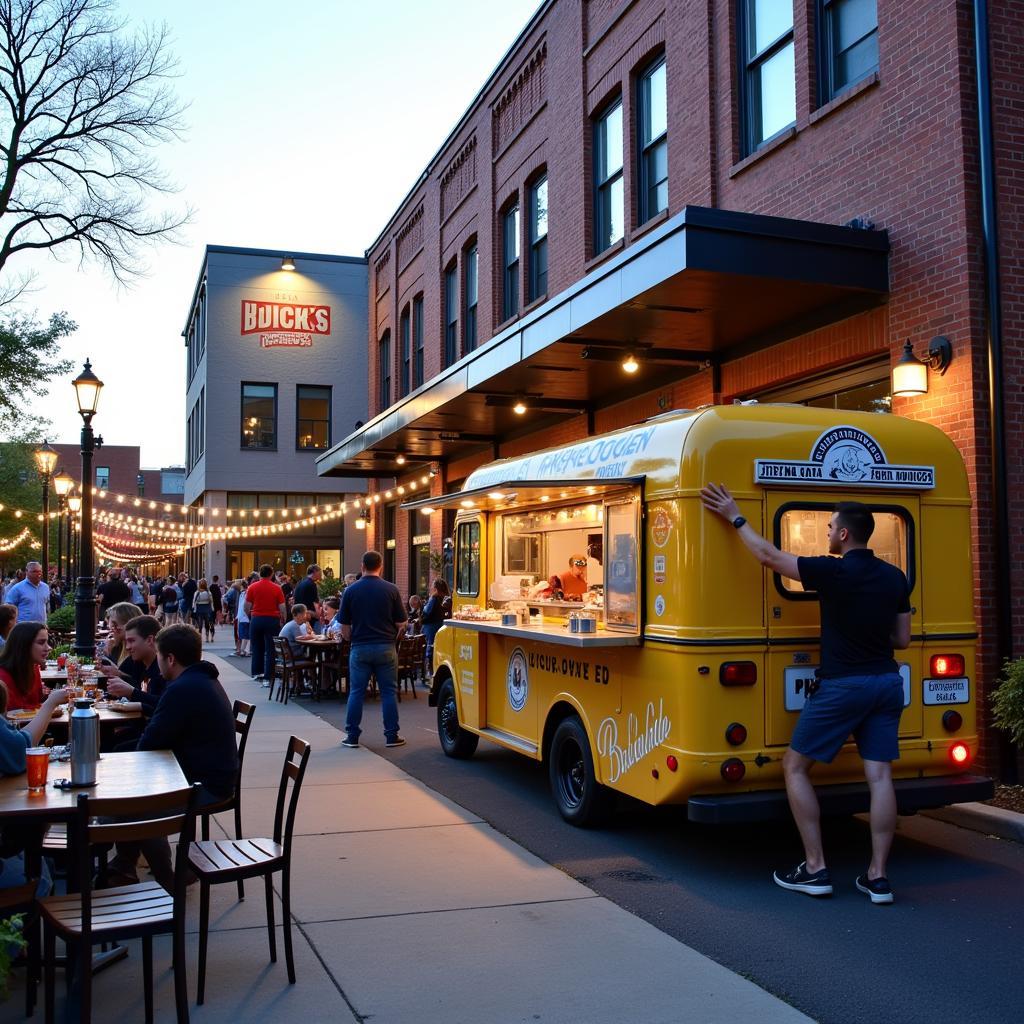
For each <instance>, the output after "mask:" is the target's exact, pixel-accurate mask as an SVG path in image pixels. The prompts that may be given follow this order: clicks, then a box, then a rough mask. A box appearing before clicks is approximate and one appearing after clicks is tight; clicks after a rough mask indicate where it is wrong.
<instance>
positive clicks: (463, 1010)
mask: <svg viewBox="0 0 1024 1024" xmlns="http://www.w3.org/2000/svg"><path fill="white" fill-rule="evenodd" d="M218 648H219V649H221V650H225V651H226V650H227V648H226V647H224V648H221V647H220V645H214V650H217V649H218ZM207 656H208V657H209V658H210V660H211V661H213V662H214V663H215V664H216V665H217V666H218V668H220V670H221V681H222V683H223V685H224V687H225V689H226V690H227V692H228V695H229V696H230V697H231V698H232V699H242V700H247V701H250V702H252V703H254V704H256V716H255V719H254V723H253V728H252V732H251V733H250V735H249V745H248V749H247V751H246V756H245V771H244V779H243V798H242V822H243V827H244V829H245V832H246V834H247V835H249V836H258V835H269V834H270V832H271V829H272V821H273V812H274V800H275V798H276V787H277V784H278V780H279V777H280V772H281V765H282V760H283V756H284V750H285V745H286V743H287V741H288V737H289V736H290V735H292V734H295V735H297V736H300V737H301V738H303V739H305V740H308V741H309V742H310V743H311V744H312V746H313V753H312V756H311V757H310V762H309V768H308V770H307V772H306V779H305V783H304V786H303V792H302V797H301V800H300V806H299V812H298V815H297V821H296V828H295V832H296V839H295V849H294V858H293V865H292V913H293V924H294V933H293V934H294V940H295V957H296V973H297V978H298V981H297V984H296V985H295V986H290V985H289V984H288V981H287V975H286V972H285V965H284V952H283V945H282V940H281V936H280V928H279V935H278V950H279V960H278V963H277V964H270V962H269V959H268V947H267V935H266V927H265V921H266V910H265V905H264V899H263V892H262V886H260V885H259V884H258V882H249V883H247V884H246V900H245V902H244V903H241V904H239V903H237V902H236V893H235V887H234V885H224V886H217V887H215V888H214V889H213V890H212V892H213V901H212V908H211V922H210V923H211V935H210V945H209V960H208V974H207V1001H206V1005H205V1006H201V1007H196V1006H195V1005H194V1003H193V1004H192V1006H191V1014H192V1020H194V1021H198V1022H206V1021H211V1022H212V1021H218V1022H219V1021H224V1022H228V1021H230V1022H239V1021H245V1022H246V1024H250V1022H252V1024H255V1022H267V1024H269V1022H271V1021H273V1022H275V1024H279V1022H280V1021H284V1020H293V1021H305V1022H310V1024H312V1022H319V1021H332V1022H334V1021H337V1022H342V1024H344V1022H346V1021H364V1020H372V1021H373V1022H374V1024H432V1022H435V1021H436V1022H442V1021H443V1022H445V1024H506V1022H507V1024H518V1022H522V1021H540V1022H544V1024H603V1022H608V1024H626V1022H634V1021H635V1022H637V1024H678V1022H680V1021H685V1020H693V1021H699V1022H701V1024H715V1022H733V1021H737V1020H758V1021H760V1022H763V1024H773V1022H779V1024H783V1022H785V1024H789V1022H794V1024H795V1022H798V1021H807V1020H808V1019H809V1018H807V1017H805V1016H804V1015H803V1014H801V1013H798V1012H797V1011H796V1010H794V1009H793V1008H792V1007H790V1006H788V1005H787V1004H786V1003H783V1002H781V1001H780V1000H778V999H776V998H775V997H773V996H771V995H769V994H768V993H766V992H765V991H763V990H762V989H760V988H758V987H757V986H756V985H754V984H752V983H751V982H749V981H746V980H745V979H743V978H741V977H740V976H738V975H736V974H733V973H732V972H731V971H729V970H727V969H726V968H724V967H721V966H719V965H718V964H716V963H714V962H713V961H711V960H709V959H707V958H706V957H704V956H702V955H701V954H699V953H697V952H695V951H694V950H692V949H690V948H689V947H688V946H685V945H683V944H681V943H679V942H677V941H676V940H674V939H672V938H670V937H669V936H667V935H665V934H664V933H662V932H660V931H658V930H657V929H656V928H653V927H652V926H650V925H648V924H646V923H645V922H643V921H641V920H640V919H639V918H636V917H634V916H632V915H631V914H629V913H627V912H626V911H625V910H622V909H620V908H619V907H617V906H616V905H615V904H613V903H611V902H609V901H608V900H605V899H603V898H601V897H599V896H597V895H596V894H595V893H594V892H593V891H591V890H590V889H588V888H587V887H586V886H584V885H581V884H579V883H578V882H576V881H575V880H573V879H572V878H570V877H569V876H567V875H565V874H563V873H562V872H561V871H559V870H557V869H556V868H553V867H551V866H549V865H548V864H546V863H544V862H543V861H541V860H539V859H538V858H536V857H534V856H533V855H532V854H530V853H528V852H527V851H526V850H524V849H522V848H521V847H519V846H517V845H516V844H515V843H513V842H511V841H510V840H508V839H506V838H505V837H504V836H502V835H500V834H499V833H497V832H496V831H494V830H493V829H492V828H491V827H490V826H489V825H487V824H486V823H484V822H483V821H481V820H480V819H479V818H477V817H475V816H473V815H471V814H469V813H468V812H467V811H465V810H463V809H462V808H461V807H459V806H457V805H456V804H454V803H452V802H450V801H449V800H446V799H445V798H444V797H442V796H440V795H439V794H437V793H435V792H433V791H432V790H430V789H428V788H427V787H425V786H424V785H422V784H421V783H419V782H418V781H416V780H414V779H412V778H411V777H410V776H408V775H406V774H405V773H404V772H402V771H401V770H400V769H398V768H397V767H395V766H394V765H393V764H391V763H390V762H389V761H387V760H385V759H384V758H381V757H379V756H377V755H376V754H373V753H372V752H370V751H369V750H367V749H365V748H362V749H359V750H348V749H345V748H343V747H341V746H340V740H341V734H340V733H339V732H338V731H337V730H336V729H334V728H333V727H332V726H330V725H329V724H328V723H326V722H323V721H321V720H320V719H318V718H317V717H316V716H314V715H312V714H310V713H309V712H307V711H306V710H305V708H304V707H303V706H301V705H298V704H296V703H290V704H288V705H287V706H284V705H281V704H278V703H277V702H276V701H274V702H268V701H267V691H266V690H264V689H261V688H260V687H258V686H257V684H255V683H253V682H252V681H251V680H250V679H249V677H248V674H247V672H246V671H245V670H246V669H247V668H248V665H247V663H245V662H243V661H241V660H239V659H221V658H218V657H217V656H216V655H214V654H208V655H207ZM379 714H380V711H379V707H378V706H377V704H376V703H373V702H371V703H370V704H369V705H368V706H367V724H368V728H370V729H373V728H374V725H375V721H374V719H375V716H376V717H379ZM223 825H224V826H227V827H229V828H230V822H229V821H228V820H227V819H225V821H224V822H223ZM221 831H222V832H223V833H224V834H227V833H226V832H225V831H224V828H223V827H222V829H221ZM275 888H279V886H277V884H276V882H275ZM198 895H199V894H198V890H197V889H193V890H192V891H191V893H190V904H192V906H190V919H189V921H190V936H189V965H188V971H189V994H190V997H191V998H192V999H193V1000H194V998H195V980H196V967H195V950H196V946H197V943H196V937H195V928H196V924H197V920H198ZM276 914H277V920H278V922H279V923H280V920H281V916H280V914H281V909H280V902H279V901H278V903H277V907H276ZM141 972H142V965H141V955H140V954H139V951H138V949H137V944H136V943H132V944H131V955H130V957H129V959H128V961H127V962H124V963H121V964H118V965H117V966H115V967H113V968H112V969H110V970H108V971H105V972H103V973H102V974H100V975H98V976H97V977H96V978H95V989H94V992H95V998H94V1004H93V1005H94V1008H95V1013H94V1020H96V1021H98V1022H108V1021H109V1022H126V1021H134V1020H141V1019H142V1009H143V1008H142V988H141V980H142V979H141ZM154 976H155V987H156V995H155V1007H156V1016H157V1019H158V1020H171V1019H173V1014H174V993H173V985H172V976H171V972H170V950H169V944H167V943H166V942H162V943H158V944H157V948H156V951H155V954H154ZM19 998H20V993H19V992H18V991H17V989H15V991H13V992H12V995H11V1000H12V1001H11V1002H9V1003H8V1004H6V1007H8V1008H9V1007H11V1006H17V1005H18V1003H17V1001H18V1000H19Z"/></svg>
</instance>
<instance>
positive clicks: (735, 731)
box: [725, 722, 747, 747]
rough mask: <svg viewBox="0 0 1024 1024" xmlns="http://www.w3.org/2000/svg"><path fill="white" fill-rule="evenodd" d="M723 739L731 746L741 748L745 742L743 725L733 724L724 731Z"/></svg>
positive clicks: (745, 733) (745, 736)
mask: <svg viewBox="0 0 1024 1024" xmlns="http://www.w3.org/2000/svg"><path fill="white" fill-rule="evenodd" d="M725 739H726V742H727V743H729V744H730V745H731V746H734V747H738V746H741V745H742V744H744V743H746V742H747V727H746V726H745V725H740V723H739V722H733V723H732V725H730V726H729V728H728V729H726V730H725Z"/></svg>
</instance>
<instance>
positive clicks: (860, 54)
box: [818, 0, 878, 105]
mask: <svg viewBox="0 0 1024 1024" xmlns="http://www.w3.org/2000/svg"><path fill="white" fill-rule="evenodd" d="M877 70H878V4H877V2H876V0H818V82H819V85H820V93H821V95H820V96H819V102H820V103H821V104H822V105H824V104H826V103H828V101H829V100H831V99H832V98H833V97H834V96H838V95H839V93H841V92H842V91H843V90H844V89H847V88H848V87H849V86H851V85H853V84H854V83H855V82H859V81H860V80H861V79H862V78H867V76H868V75H870V74H871V73H872V72H873V71H877Z"/></svg>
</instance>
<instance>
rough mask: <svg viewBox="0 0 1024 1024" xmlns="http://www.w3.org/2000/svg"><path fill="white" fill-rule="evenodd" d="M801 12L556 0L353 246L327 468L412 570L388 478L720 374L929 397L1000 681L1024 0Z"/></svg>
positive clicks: (914, 412)
mask: <svg viewBox="0 0 1024 1024" xmlns="http://www.w3.org/2000/svg"><path fill="white" fill-rule="evenodd" d="M979 6H980V7H982V8H984V6H985V5H983V4H982V5H979ZM789 15H790V10H789V5H788V4H785V3H778V2H773V3H767V2H763V0H740V2H739V3H737V2H735V0H708V2H705V3H696V2H690V0H679V2H675V3H667V2H666V0H635V2H616V0H585V2H582V3H579V2H569V0H549V2H546V3H543V4H542V5H541V7H540V8H539V10H538V11H537V13H536V14H535V15H534V17H533V18H532V20H531V21H530V23H529V24H528V25H527V26H526V27H525V28H524V30H523V32H522V33H521V34H520V36H519V38H518V39H516V40H515V42H514V43H513V45H512V47H511V48H510V49H509V51H508V52H507V54H506V55H505V57H504V58H503V59H502V61H501V63H500V64H499V66H498V68H497V69H496V70H495V71H494V73H493V74H492V75H491V77H490V78H489V79H488V80H487V82H486V83H484V84H483V86H482V88H481V90H480V92H479V93H478V95H477V96H476V97H475V98H474V99H473V101H472V103H471V104H470V106H469V108H468V109H467V111H466V112H465V114H464V115H463V117H462V119H461V120H460V121H459V123H458V124H457V125H456V126H455V128H454V129H453V131H452V132H451V134H450V135H449V136H448V138H447V139H445V140H444V142H443V143H442V145H441V148H440V149H439V150H438V152H437V154H436V155H435V157H434V158H433V160H431V162H430V164H429V165H428V167H426V168H425V169H424V170H423V172H422V174H421V175H420V177H419V179H418V180H417V181H416V184H415V185H414V187H413V189H412V191H411V192H410V193H409V194H408V196H407V197H406V198H405V200H404V201H403V203H402V205H401V206H400V207H399V208H398V209H397V210H396V211H395V213H394V215H393V216H392V218H391V220H390V221H389V222H388V223H387V224H386V225H385V226H384V229H383V231H382V232H381V234H380V236H379V237H378V239H377V240H376V241H375V242H374V243H373V245H372V246H371V247H370V249H369V250H368V252H367V256H368V258H369V261H370V294H369V300H370V314H369V345H370V381H369V401H370V412H371V419H370V421H369V422H368V423H367V424H366V425H365V426H364V427H362V428H361V429H360V430H358V431H356V432H355V433H354V434H352V435H350V436H349V437H348V438H346V439H345V440H344V441H342V442H341V443H340V444H338V445H337V446H335V447H334V448H333V449H331V451H329V452H328V453H327V454H326V455H325V456H323V457H322V458H321V459H320V460H319V467H320V472H321V473H322V474H325V475H328V474H329V475H352V476H368V477H372V478H377V479H378V480H379V488H378V491H379V493H378V499H377V504H376V505H375V507H374V515H373V518H372V522H371V523H370V524H369V525H370V534H369V536H370V538H371V540H372V541H373V542H374V543H375V544H376V545H377V546H378V547H380V548H381V549H382V550H385V552H386V554H387V552H390V553H391V554H390V555H389V569H390V571H391V572H392V573H393V574H394V575H393V578H394V579H395V580H396V582H398V584H399V586H400V587H402V589H403V590H410V589H422V586H423V578H424V574H425V573H427V572H429V566H428V562H427V553H428V552H429V551H430V550H433V551H435V552H438V551H440V550H441V548H442V543H443V538H444V537H445V536H446V532H447V531H446V527H447V524H448V520H447V519H445V518H443V516H442V513H435V514H434V515H433V516H432V517H431V521H430V526H429V530H428V529H427V527H426V523H425V521H422V518H423V517H421V521H420V522H415V521H410V517H409V516H407V515H406V514H405V513H404V512H402V511H401V510H399V509H398V508H397V504H398V501H399V500H400V496H399V494H398V491H397V488H398V487H399V486H401V487H402V489H403V491H405V492H406V493H407V491H408V487H409V485H410V484H414V485H415V486H416V487H418V488H422V487H423V486H426V484H429V485H430V486H431V487H432V488H433V490H434V492H435V493H439V492H440V491H442V490H444V491H448V490H451V489H453V488H454V487H457V486H458V484H459V482H460V480H462V479H463V478H464V477H465V475H466V474H467V473H468V472H469V471H470V470H471V469H472V468H474V467H475V466H477V465H479V464H481V463H482V462H486V461H489V460H491V459H493V458H496V457H501V456H507V455H515V454H519V453H522V452H526V451H529V450H531V449H536V448H542V447H547V446H551V445H552V444H557V443H559V442H564V441H569V440H575V439H578V438H581V437H585V436H586V435H588V434H591V433H596V432H602V431H605V430H608V429H611V428H614V427H617V426H621V425H624V424H627V423H631V422H635V421H637V420H640V419H643V418H644V417H647V416H650V415H653V414H655V413H658V412H659V411H663V410H666V409H672V408H681V407H693V406H696V405H700V404H702V403H708V402H730V401H733V400H734V399H749V398H758V399H761V400H773V401H778V400H784V401H804V402H814V403H824V404H828V403H831V404H833V405H835V406H836V407H838V408H861V409H864V408H868V409H874V410H887V409H891V411H892V412H895V413H897V414H900V415H904V416H910V417H923V418H927V419H928V420H930V421H932V422H933V423H935V424H937V425H938V426H940V427H941V428H942V429H943V430H945V431H946V432H947V433H948V434H949V435H950V436H951V437H952V438H953V439H954V440H955V441H956V443H957V445H958V446H959V447H960V450H961V452H962V453H963V456H964V459H965V462H966V464H967V467H968V472H969V474H970V478H971V481H972V484H973V489H974V495H975V506H974V524H975V530H974V561H975V566H976V572H975V580H974V590H975V597H976V608H977V618H978V622H979V627H980V642H981V650H982V652H983V655H984V661H983V664H984V672H983V676H984V678H983V680H982V684H983V687H984V686H985V684H986V683H987V685H988V686H991V680H992V679H993V678H994V676H995V674H996V670H997V666H998V663H999V659H1000V657H1001V656H1005V655H1007V654H1010V653H1012V652H1014V651H1016V653H1017V654H1020V653H1022V652H1024V613H1022V612H1021V608H1022V607H1024V600H1022V599H1024V580H1022V578H1021V572H1020V564H1021V556H1022V549H1024V531H1022V526H1024V521H1022V520H1024V513H1021V511H1020V509H1021V507H1022V502H1021V501H1020V497H1021V494H1022V484H1024V459H1022V456H1021V452H1022V450H1024V434H1022V418H1024V403H1022V401H1021V398H1020V395H1021V383H1022V377H1024V355H1022V353H1024V346H1022V344H1021V341H1022V338H1021V319H1020V317H1018V316H1014V314H1015V313H1017V312H1019V309H1018V307H1019V304H1020V301H1021V300H1020V297H1019V296H1020V294H1021V287H1020V286H1021V283H1022V280H1021V279H1022V265H1021V259H1022V256H1021V254H1022V252H1024V246H1022V245H1021V244H1020V242H1021V240H1022V239H1021V235H1022V234H1024V202H1022V184H1021V183H1022V181H1024V155H1022V154H1024V139H1022V135H1024V128H1022V124H1024V122H1022V120H1021V117H1020V109H1019V103H1020V101H1019V96H1020V92H1021V87H1022V85H1024V72H1022V71H1021V64H1020V60H1019V55H1020V53H1021V52H1024V3H1021V2H1019V0H1008V2H1004V3H1001V4H998V5H996V4H993V5H991V6H990V7H989V8H988V11H987V13H985V12H983V17H982V22H981V32H980V33H979V32H978V31H977V29H978V25H977V24H976V22H975V11H974V6H973V5H972V4H971V3H967V2H966V0H943V2H936V3H927V4H922V3H913V2H910V0H878V3H877V6H876V5H875V4H874V3H872V2H870V0H867V2H863V0H794V2H793V5H792V18H790V16H789ZM985 32H987V33H988V35H989V37H990V41H989V45H988V46H987V47H985V46H982V47H981V57H980V59H979V57H978V49H977V48H976V37H977V38H978V39H981V40H982V43H984V41H985ZM979 82H981V92H980V93H979ZM986 92H990V95H991V114H992V117H991V123H992V126H993V128H992V132H991V133H988V132H987V131H986V121H985V117H984V114H985V104H984V103H983V104H981V105H980V107H979V95H980V96H982V98H983V99H984V98H985V93H986ZM979 111H980V113H981V115H982V116H979ZM415 171H416V168H410V179H412V177H413V174H415ZM987 174H992V176H993V180H994V181H995V183H996V184H995V189H994V192H992V191H990V192H989V196H990V197H991V198H992V199H993V200H994V202H993V203H992V204H991V205H990V206H988V207H985V206H984V205H983V199H982V185H983V182H984V181H985V180H986V175H987ZM993 209H994V210H995V211H997V220H996V218H995V217H992V216H990V217H989V220H988V222H987V223H988V227H987V228H986V227H985V223H986V222H985V219H984V216H983V215H984V214H985V213H986V211H991V210H993ZM780 218H782V219H780ZM996 243H998V259H996V258H994V254H995V252H996V250H995V248H994V245H995V244H996ZM1000 321H1001V322H1000ZM940 336H941V337H945V338H947V339H949V341H950V343H951V347H952V362H951V364H950V365H949V367H948V369H947V370H946V372H944V373H942V374H940V373H939V372H936V371H935V370H932V371H931V372H930V374H929V386H928V391H927V393H926V394H923V395H920V396H918V397H913V398H908V397H894V396H893V395H892V393H891V392H892V388H891V385H890V370H891V367H892V365H893V364H894V363H895V362H896V360H897V359H898V358H899V356H900V354H901V351H902V349H903V346H904V343H905V342H906V341H909V342H910V343H911V344H912V346H913V348H914V351H915V352H916V353H917V354H918V355H919V356H922V355H923V354H924V353H925V352H926V351H927V350H928V347H929V344H930V342H931V339H933V338H935V337H940ZM1000 349H1001V351H1000ZM628 352H633V353H634V354H636V356H637V358H638V361H639V363H640V369H639V372H637V373H635V374H634V375H632V376H630V375H628V374H625V373H623V372H622V371H621V370H620V366H619V363H620V362H621V360H622V359H623V357H624V356H625V355H626V354H627V353H628ZM990 362H991V365H992V367H993V373H994V376H993V378H992V379H993V381H994V385H993V386H992V388H991V389H990ZM517 400H522V401H523V403H524V405H525V406H526V412H525V414H522V415H519V414H517V413H516V412H515V411H514V410H513V408H512V406H513V405H514V404H515V402H516V401H517ZM1000 403H1003V405H1002V414H1001V415H1000V411H1001V409H1000ZM993 409H995V410H996V415H995V418H993V413H992V410H993ZM994 423H995V425H996V426H997V427H999V426H1002V428H1003V430H1004V431H1005V437H1003V438H1002V439H1000V437H999V431H998V429H997V430H996V431H995V435H996V436H995V438H994V431H993V424H994ZM1000 440H1002V442H1003V445H1002V448H1000ZM1001 463H1005V466H1004V465H1001ZM424 481H426V484H425V483H424ZM428 534H429V540H427V538H426V535H428ZM983 757H984V759H985V762H986V764H987V765H988V766H989V767H990V768H991V769H993V770H994V769H995V768H996V767H997V757H996V750H995V745H994V734H993V733H991V732H990V731H989V730H986V738H985V747H984V750H983ZM1004 767H1005V765H1004Z"/></svg>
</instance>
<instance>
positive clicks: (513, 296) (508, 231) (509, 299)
mask: <svg viewBox="0 0 1024 1024" xmlns="http://www.w3.org/2000/svg"><path fill="white" fill-rule="evenodd" d="M501 243H502V266H503V267H504V273H503V275H502V279H503V282H504V290H503V294H502V304H501V319H502V320H503V321H504V320H511V319H512V317H514V316H517V315H518V314H519V203H513V204H512V205H511V206H510V207H509V208H508V209H507V210H506V211H505V213H504V214H503V215H502V230H501Z"/></svg>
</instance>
